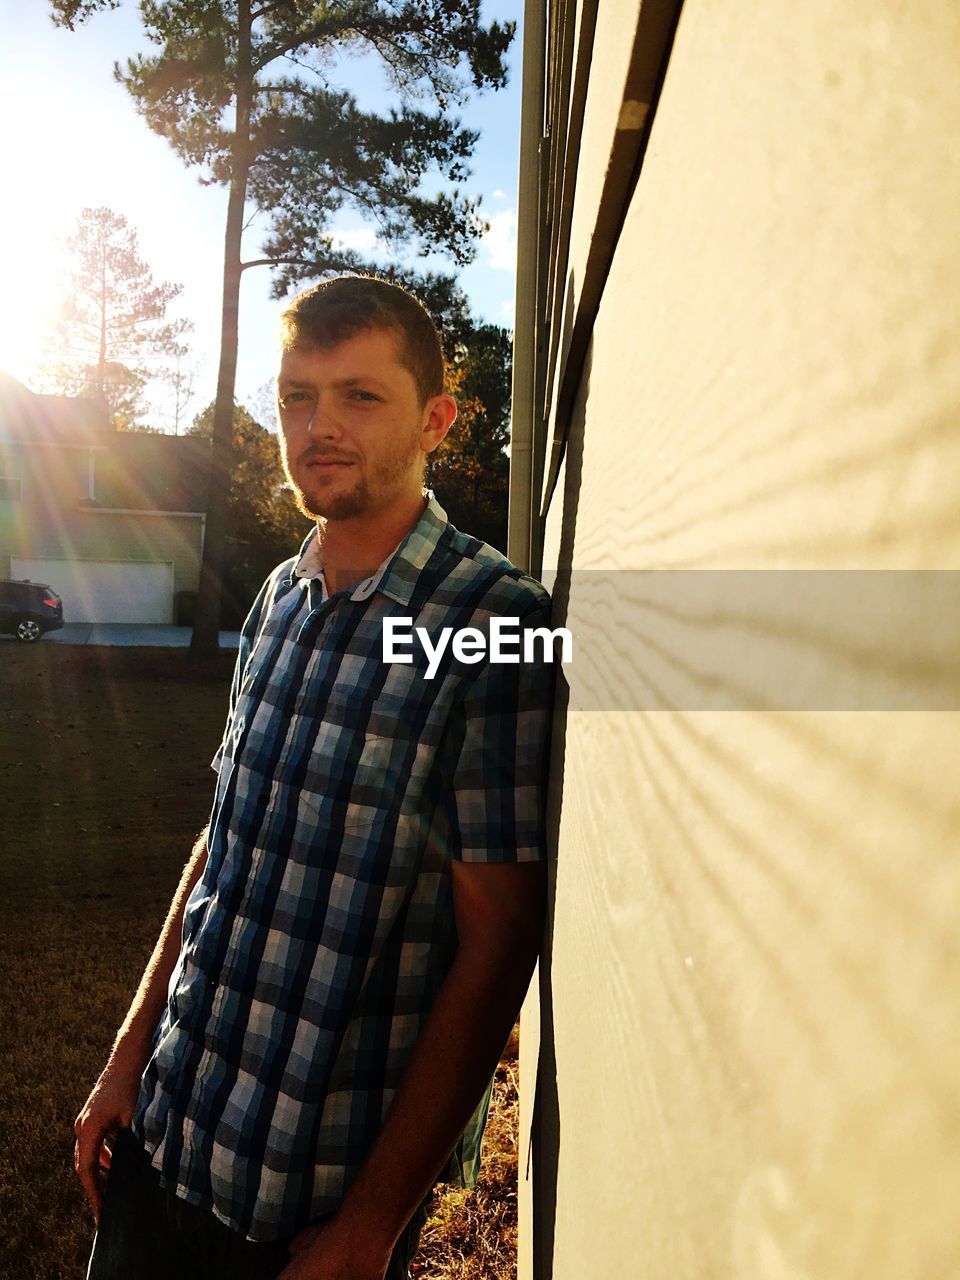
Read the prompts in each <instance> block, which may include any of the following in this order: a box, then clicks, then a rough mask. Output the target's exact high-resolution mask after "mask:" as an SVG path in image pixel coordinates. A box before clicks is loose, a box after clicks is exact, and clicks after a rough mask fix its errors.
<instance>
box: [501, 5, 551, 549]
mask: <svg viewBox="0 0 960 1280" xmlns="http://www.w3.org/2000/svg"><path fill="white" fill-rule="evenodd" d="M545 48H546V11H545V8H544V5H543V3H542V0H527V3H526V7H525V10H524V26H523V69H522V85H521V108H520V174H519V179H518V189H517V194H518V209H517V286H516V295H517V302H516V318H515V320H514V327H513V394H512V422H511V431H510V491H509V506H508V519H507V555H508V557H509V558H510V559H511V560H512V561H513V563H514V564H515V565H518V566H519V567H520V568H521V569H524V570H526V571H527V572H535V571H536V569H537V566H536V565H534V563H533V561H534V554H535V551H534V542H535V539H534V530H533V521H534V520H535V519H536V515H537V511H536V506H537V504H536V503H535V502H534V497H533V490H534V483H533V453H534V436H535V432H536V430H537V428H538V426H539V425H540V424H539V423H538V421H537V417H536V409H535V392H534V387H535V376H536V351H537V313H538V306H537V293H538V279H537V276H538V272H537V260H538V257H539V238H540V227H539V207H540V145H541V141H542V137H543V90H544V51H545ZM537 490H538V496H539V484H538V485H537Z"/></svg>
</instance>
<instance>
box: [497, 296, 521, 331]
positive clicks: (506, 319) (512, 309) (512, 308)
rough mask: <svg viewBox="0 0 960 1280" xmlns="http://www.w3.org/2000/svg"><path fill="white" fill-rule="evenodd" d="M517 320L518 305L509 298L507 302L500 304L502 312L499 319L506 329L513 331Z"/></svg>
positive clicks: (499, 313) (498, 316)
mask: <svg viewBox="0 0 960 1280" xmlns="http://www.w3.org/2000/svg"><path fill="white" fill-rule="evenodd" d="M516 318H517V304H516V302H515V301H514V299H513V298H508V299H507V301H506V302H501V303H500V311H499V312H498V314H497V319H498V320H499V321H500V323H501V324H502V325H503V327H504V328H505V329H512V328H513V326H514V322H515V321H516Z"/></svg>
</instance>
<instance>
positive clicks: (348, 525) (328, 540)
mask: <svg viewBox="0 0 960 1280" xmlns="http://www.w3.org/2000/svg"><path fill="white" fill-rule="evenodd" d="M427 501H428V499H426V498H425V497H424V496H423V494H422V493H417V494H416V495H415V496H413V497H412V498H411V499H410V501H409V502H405V503H403V504H402V505H398V506H396V507H393V508H391V509H390V510H389V511H386V512H378V513H377V515H376V516H375V517H374V518H372V519H371V518H370V517H369V516H358V517H356V518H355V519H352V520H329V519H325V520H318V521H317V544H318V547H319V551H320V560H321V562H322V564H323V576H324V580H325V582H326V584H327V591H328V592H329V593H330V595H333V594H334V593H335V592H337V591H342V590H343V589H344V588H345V587H349V586H352V585H353V584H354V583H355V582H360V581H361V580H362V579H363V578H368V577H369V576H370V574H372V573H373V572H374V571H375V570H376V569H377V568H378V567H379V566H380V565H381V564H382V563H383V561H384V560H385V559H386V558H387V556H388V555H389V554H390V552H391V551H393V550H394V548H395V547H396V546H397V545H398V544H399V543H400V542H402V540H403V539H404V538H405V537H406V535H407V534H408V533H409V532H410V530H411V529H412V528H413V527H414V525H415V524H416V523H417V521H418V520H419V519H420V517H421V516H422V515H423V513H424V511H425V510H426V508H427Z"/></svg>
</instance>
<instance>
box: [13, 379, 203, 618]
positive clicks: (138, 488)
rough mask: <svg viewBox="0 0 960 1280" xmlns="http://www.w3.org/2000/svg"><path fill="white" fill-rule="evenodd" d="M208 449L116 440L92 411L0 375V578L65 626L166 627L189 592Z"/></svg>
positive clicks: (94, 407)
mask: <svg viewBox="0 0 960 1280" xmlns="http://www.w3.org/2000/svg"><path fill="white" fill-rule="evenodd" d="M209 456H210V455H209V444H208V443H207V442H206V441H203V440H197V439H193V438H190V437H186V438H177V437H173V436H164V435H151V434H145V433H137V432H118V431H116V430H115V429H114V428H113V427H112V426H111V424H110V422H109V421H108V419H107V415H106V412H105V410H104V409H103V407H102V406H100V405H98V404H96V403H95V402H94V401H92V400H83V399H75V398H69V397H65V396H47V395H37V394H35V393H34V392H32V391H30V390H29V389H28V388H27V387H25V386H24V385H23V384H22V383H19V382H17V381H16V380H15V379H14V378H11V377H10V376H9V375H7V374H0V576H2V577H8V578H29V579H31V580H33V581H36V582H43V583H45V584H47V585H49V586H51V587H53V589H54V590H55V591H57V592H58V593H59V594H60V595H61V596H62V597H63V609H64V617H65V619H66V621H67V622H68V623H72V622H129V623H164V624H167V623H173V622H176V621H178V620H179V619H178V617H177V612H178V610H177V602H178V598H180V599H182V597H180V593H192V592H195V591H196V589H197V583H198V580H199V573H200V557H201V553H202V548H203V533H204V507H205V496H204V495H205V487H206V484H207V477H208V473H209Z"/></svg>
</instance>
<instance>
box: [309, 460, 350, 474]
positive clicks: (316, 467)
mask: <svg viewBox="0 0 960 1280" xmlns="http://www.w3.org/2000/svg"><path fill="white" fill-rule="evenodd" d="M303 465H304V466H305V467H307V468H308V469H309V470H311V471H336V470H337V468H338V467H352V466H353V463H352V462H349V461H348V460H347V459H345V458H316V457H314V458H307V459H306V461H305V462H304V464H303Z"/></svg>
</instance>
